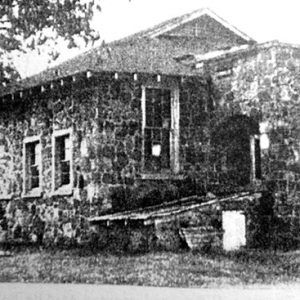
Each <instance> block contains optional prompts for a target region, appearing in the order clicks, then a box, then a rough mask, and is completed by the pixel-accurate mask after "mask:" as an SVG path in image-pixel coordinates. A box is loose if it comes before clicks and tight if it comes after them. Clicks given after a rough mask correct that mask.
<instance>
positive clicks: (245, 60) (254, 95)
mask: <svg viewBox="0 0 300 300" xmlns="http://www.w3.org/2000/svg"><path fill="white" fill-rule="evenodd" d="M222 68H223V69H224V70H227V71H228V73H227V74H228V75H227V76H225V77H221V78H220V77H218V74H219V73H218V72H219V70H221V69H222ZM208 69H209V70H210V72H211V74H212V77H213V84H214V87H213V93H214V97H215V121H214V122H213V123H217V120H220V119H222V118H224V117H226V116H230V115H234V114H243V115H247V116H250V117H251V118H253V119H254V120H256V121H257V123H258V124H259V125H260V142H261V153H262V177H263V179H264V180H265V181H266V182H268V183H270V184H272V186H273V187H274V188H275V191H277V192H278V195H279V194H284V195H285V196H284V198H285V199H290V200H291V201H293V202H299V199H300V185H299V183H300V155H299V153H300V135H299V128H300V123H299V116H300V101H299V92H300V89H299V87H300V77H299V70H300V50H299V49H298V48H293V47H288V46H284V45H280V44H273V45H271V46H269V47H265V48H261V49H260V48H258V49H257V50H254V51H253V52H252V53H248V54H244V55H240V56H239V57H233V58H232V59H229V58H227V59H223V60H218V61H215V62H212V63H210V64H209V65H208ZM279 198H280V197H278V199H279Z"/></svg>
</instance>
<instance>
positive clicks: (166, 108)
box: [144, 88, 171, 171]
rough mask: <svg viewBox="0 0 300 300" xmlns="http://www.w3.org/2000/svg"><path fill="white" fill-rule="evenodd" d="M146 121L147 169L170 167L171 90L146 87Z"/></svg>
mask: <svg viewBox="0 0 300 300" xmlns="http://www.w3.org/2000/svg"><path fill="white" fill-rule="evenodd" d="M145 121H146V122H145V124H146V126H145V129H144V138H145V140H144V157H145V169H146V170H149V171H160V170H161V169H168V168H170V127H171V92H170V90H165V89H150V88H149V89H146V120H145Z"/></svg>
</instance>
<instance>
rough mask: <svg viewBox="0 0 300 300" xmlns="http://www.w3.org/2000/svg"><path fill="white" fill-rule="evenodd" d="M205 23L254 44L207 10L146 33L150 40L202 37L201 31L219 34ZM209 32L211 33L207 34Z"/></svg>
mask: <svg viewBox="0 0 300 300" xmlns="http://www.w3.org/2000/svg"><path fill="white" fill-rule="evenodd" d="M207 23H210V24H212V23H214V26H215V27H218V28H221V27H222V28H223V31H224V32H225V31H227V35H228V34H229V33H230V34H231V35H233V36H235V39H240V40H243V41H244V42H245V43H253V42H255V41H254V40H253V39H252V38H250V37H249V36H248V35H246V34H245V33H243V32H241V31H240V30H238V29H237V28H236V27H234V26H232V25H231V24H229V23H228V22H227V21H225V20H224V19H222V18H220V17H219V16H217V15H216V14H215V13H214V12H212V11H211V10H209V9H208V8H205V9H201V10H197V11H195V12H193V13H191V14H189V15H187V16H186V17H185V18H181V19H180V20H177V22H172V23H169V24H165V26H161V27H159V28H156V29H154V30H153V31H152V32H148V34H147V35H148V36H149V37H151V38H155V37H160V36H193V37H197V36H202V35H203V31H205V32H204V33H206V34H221V32H220V30H214V29H212V26H210V28H207V27H208V26H206V24H207ZM209 31H211V32H209Z"/></svg>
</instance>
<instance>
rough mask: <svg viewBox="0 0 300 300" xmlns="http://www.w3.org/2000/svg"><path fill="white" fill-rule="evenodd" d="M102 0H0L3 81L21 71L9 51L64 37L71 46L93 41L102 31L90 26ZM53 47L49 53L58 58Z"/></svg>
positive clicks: (52, 57) (0, 69) (20, 49)
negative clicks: (16, 68)
mask: <svg viewBox="0 0 300 300" xmlns="http://www.w3.org/2000/svg"><path fill="white" fill-rule="evenodd" d="M96 10H100V7H99V0H1V2H0V83H2V84H3V82H9V81H10V80H13V79H15V78H16V77H17V76H18V75H17V72H16V71H15V70H14V68H13V66H12V65H11V64H9V63H7V54H9V53H12V52H15V51H19V52H26V51H29V50H35V49H38V48H39V47H42V46H43V45H45V44H46V43H49V41H52V42H54V44H53V45H55V41H57V40H58V39H63V40H65V41H66V42H67V46H68V48H73V47H76V46H78V43H81V42H82V41H84V42H85V44H86V45H87V44H89V43H93V42H94V41H95V40H97V39H99V35H98V34H97V32H95V30H93V29H92V27H91V20H92V17H93V15H94V13H95V11H96ZM54 48H55V47H53V48H52V49H51V50H49V52H48V54H49V55H50V56H51V59H56V58H57V57H58V55H59V53H58V52H57V51H56V49H54Z"/></svg>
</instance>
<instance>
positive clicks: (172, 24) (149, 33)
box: [120, 8, 255, 42]
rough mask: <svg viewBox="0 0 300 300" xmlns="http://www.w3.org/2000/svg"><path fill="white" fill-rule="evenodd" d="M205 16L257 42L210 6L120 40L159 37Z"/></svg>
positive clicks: (244, 37)
mask: <svg viewBox="0 0 300 300" xmlns="http://www.w3.org/2000/svg"><path fill="white" fill-rule="evenodd" d="M203 16H209V17H211V18H212V19H214V20H215V21H216V22H218V23H220V24H221V25H223V26H224V27H226V28H227V29H229V30H230V31H232V32H233V33H234V34H236V35H237V36H239V37H240V38H242V39H243V40H245V42H255V41H254V40H253V39H252V38H251V37H249V36H248V35H246V34H245V33H243V32H242V31H240V30H239V29H237V28H236V27H234V26H233V25H231V24H229V23H228V22H227V21H225V20H224V19H222V18H221V17H219V16H218V15H217V14H215V13H214V12H213V11H211V10H210V9H208V8H202V9H198V10H195V11H193V12H191V13H187V14H184V15H181V16H179V17H175V18H173V19H170V20H167V21H165V22H162V23H160V24H158V25H155V26H153V27H151V28H148V29H146V30H143V31H140V32H138V33H135V34H133V35H130V36H128V37H125V38H124V39H121V40H120V41H127V40H130V39H137V38H144V37H147V38H155V37H159V36H161V35H164V34H167V33H168V32H170V31H171V30H173V29H175V28H177V27H179V26H182V25H184V24H187V23H189V22H192V21H194V20H196V19H199V18H201V17H203Z"/></svg>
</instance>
